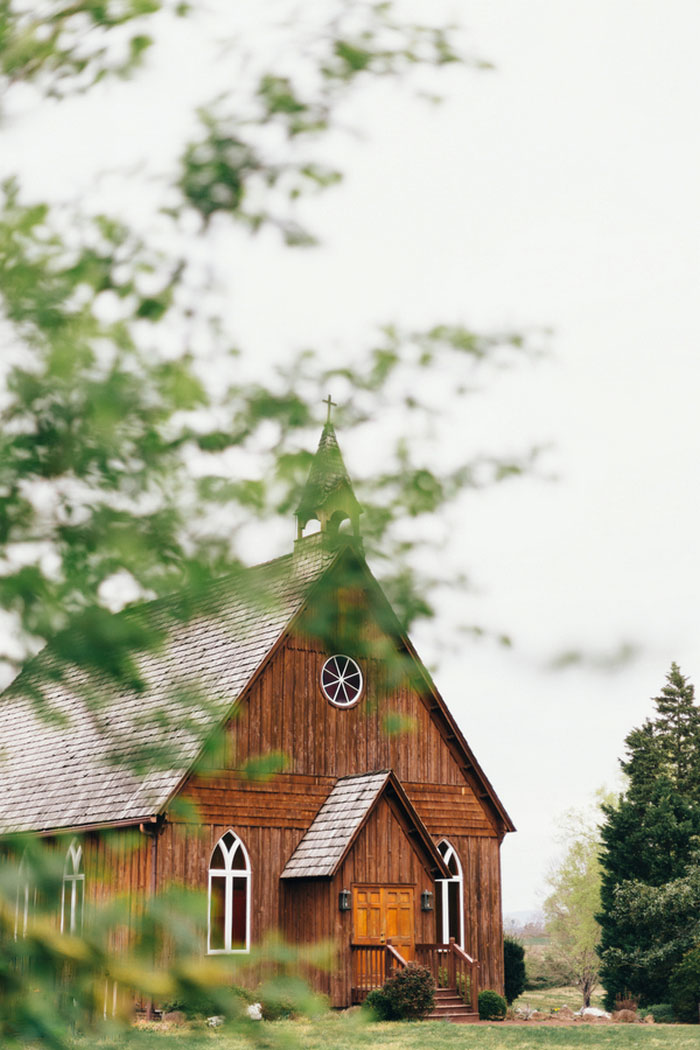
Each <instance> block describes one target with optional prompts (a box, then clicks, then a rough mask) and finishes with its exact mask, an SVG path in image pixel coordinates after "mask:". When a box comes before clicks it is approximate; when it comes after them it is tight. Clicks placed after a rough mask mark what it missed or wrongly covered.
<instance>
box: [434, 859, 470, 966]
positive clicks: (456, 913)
mask: <svg viewBox="0 0 700 1050" xmlns="http://www.w3.org/2000/svg"><path fill="white" fill-rule="evenodd" d="M438 849H439V850H440V853H441V854H442V857H443V860H444V861H445V864H446V865H447V867H448V868H449V871H450V877H449V879H438V880H437V883H436V891H437V892H436V894H435V898H436V900H435V905H436V907H435V918H436V922H437V936H438V940H440V939H442V943H443V944H447V942H448V941H449V939H450V937H454V939H455V941H456V943H457V944H458V945H459V946H460V948H464V877H463V875H462V865H461V864H460V862H459V857H458V856H457V853H456V851H455V848H454V846H452V845H450V843H449V842H448V841H447V839H443V840H442V842H439V843H438Z"/></svg>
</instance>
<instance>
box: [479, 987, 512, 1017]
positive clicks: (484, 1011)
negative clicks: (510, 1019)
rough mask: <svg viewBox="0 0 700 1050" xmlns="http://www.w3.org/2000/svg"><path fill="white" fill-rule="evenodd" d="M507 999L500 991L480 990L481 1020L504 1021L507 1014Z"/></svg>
mask: <svg viewBox="0 0 700 1050" xmlns="http://www.w3.org/2000/svg"><path fill="white" fill-rule="evenodd" d="M506 1010H507V1006H506V1001H505V999H504V998H503V996H502V995H499V994H498V992H491V991H489V990H488V989H486V991H483V992H479V1020H480V1021H502V1020H503V1019H504V1017H505V1016H506Z"/></svg>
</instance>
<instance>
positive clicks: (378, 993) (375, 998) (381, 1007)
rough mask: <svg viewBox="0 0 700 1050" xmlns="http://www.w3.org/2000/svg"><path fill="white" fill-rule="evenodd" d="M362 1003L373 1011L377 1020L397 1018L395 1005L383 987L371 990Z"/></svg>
mask: <svg viewBox="0 0 700 1050" xmlns="http://www.w3.org/2000/svg"><path fill="white" fill-rule="evenodd" d="M362 1005H363V1006H364V1007H365V1008H366V1009H368V1010H371V1011H372V1013H373V1014H374V1017H375V1018H376V1020H377V1021H395V1020H396V1017H395V1016H394V1010H393V1007H392V1005H391V1003H390V1002H389V998H388V996H387V995H386V993H385V992H384V990H383V989H382V988H373V989H372V991H371V992H368V993H367V998H366V999H365V1001H364V1003H363V1004H362Z"/></svg>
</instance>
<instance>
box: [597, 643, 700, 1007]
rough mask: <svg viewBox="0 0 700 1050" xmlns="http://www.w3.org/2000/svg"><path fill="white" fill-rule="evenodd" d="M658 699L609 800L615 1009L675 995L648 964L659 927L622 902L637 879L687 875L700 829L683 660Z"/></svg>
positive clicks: (699, 727) (606, 949)
mask: <svg viewBox="0 0 700 1050" xmlns="http://www.w3.org/2000/svg"><path fill="white" fill-rule="evenodd" d="M654 704H655V706H656V711H657V714H656V717H655V718H651V719H647V720H646V722H645V723H644V725H642V726H641V727H640V728H637V729H633V730H632V731H631V732H630V733H629V734H628V736H627V738H626V740H625V745H626V748H627V757H626V758H625V759H622V760H621V763H620V764H621V766H622V769H623V771H624V772H625V774H626V776H627V778H628V786H627V789H626V790H625V791H624V792H623V794H622V795H620V797H619V799H618V800H617V801H616V803H612V804H607V805H604V806H603V812H604V814H605V822H604V824H603V826H602V829H601V839H602V843H603V850H602V854H601V864H602V868H603V879H602V887H601V908H602V910H601V914H600V916H599V919H600V923H601V926H602V937H601V946H600V956H601V963H602V965H601V977H602V980H603V983H604V985H605V988H606V1004H607V1006H608V1007H609V1008H610V1007H612V1006H614V1003H615V999H616V997H617V996H618V995H622V994H625V993H631V994H633V995H636V996H638V997H639V998H640V1000H641V1001H642V1002H651V1001H653V1002H663V1001H665V1000H666V999H667V997H668V996H667V991H668V989H667V981H668V970H667V968H666V967H665V966H664V967H661V968H659V969H658V970H655V969H654V968H653V967H650V966H648V965H641V963H640V960H641V959H642V958H644V959H650V958H652V956H653V952H652V949H653V948H655V947H657V948H658V944H656V945H655V944H654V943H653V942H654V941H655V940H657V941H658V937H659V927H658V925H655V924H653V923H635V922H629V921H628V918H627V916H626V914H625V910H624V908H623V907H621V901H622V900H625V899H627V895H628V894H629V892H630V888H631V886H632V885H634V886H636V887H640V886H641V887H642V888H643V887H645V886H647V887H665V886H667V885H669V884H671V883H673V882H674V881H676V880H680V879H683V878H684V877H685V876H686V874H687V871H688V868H689V865H691V863H692V862H693V857H694V850H695V848H696V837H697V836H699V835H700V793H699V792H698V785H700V710H699V709H698V708H697V706H696V705H695V691H694V687H693V685H692V684H691V683H690V682H689V681H688V679H687V678H686V677H685V676H684V675H683V674H681V671H680V668H679V667H678V665H677V664H675V663H673V664H671V670H670V671H669V673H668V675H667V678H666V684H665V685H664V687H663V689H662V690H661V694H660V695H659V696H657V697H655V698H654ZM669 899H672V895H671V897H669ZM650 953H651V954H650Z"/></svg>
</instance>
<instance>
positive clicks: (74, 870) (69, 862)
mask: <svg viewBox="0 0 700 1050" xmlns="http://www.w3.org/2000/svg"><path fill="white" fill-rule="evenodd" d="M82 865H83V847H82V845H81V843H80V842H79V841H78V839H72V841H71V844H70V846H69V847H68V852H67V853H66V861H65V864H64V865H63V883H62V885H61V933H79V932H81V931H82V928H83V914H84V911H85V872H84V871H83V870H82ZM81 883H82V894H81V897H80V907H79V908H78V885H79V884H81ZM66 890H67V891H68V893H66ZM67 896H68V898H69V902H70V912H69V920H68V929H67V930H66V897H67ZM78 911H80V915H78Z"/></svg>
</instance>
